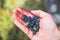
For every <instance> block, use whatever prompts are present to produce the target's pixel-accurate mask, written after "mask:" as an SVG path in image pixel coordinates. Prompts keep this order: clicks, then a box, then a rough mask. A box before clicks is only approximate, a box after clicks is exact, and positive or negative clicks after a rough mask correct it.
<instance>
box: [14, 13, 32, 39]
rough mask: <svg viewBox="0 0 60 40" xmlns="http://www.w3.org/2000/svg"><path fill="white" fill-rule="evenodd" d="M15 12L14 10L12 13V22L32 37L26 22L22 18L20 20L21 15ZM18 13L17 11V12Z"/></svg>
mask: <svg viewBox="0 0 60 40" xmlns="http://www.w3.org/2000/svg"><path fill="white" fill-rule="evenodd" d="M16 13H17V12H15V13H14V14H13V17H14V23H15V24H16V25H17V27H19V28H20V29H21V30H22V31H23V32H24V33H26V34H27V35H28V37H29V38H31V37H32V32H31V30H29V29H27V27H26V23H24V22H23V21H22V20H21V17H20V16H19V15H18V16H17V15H16ZM17 14H18V13H17Z"/></svg>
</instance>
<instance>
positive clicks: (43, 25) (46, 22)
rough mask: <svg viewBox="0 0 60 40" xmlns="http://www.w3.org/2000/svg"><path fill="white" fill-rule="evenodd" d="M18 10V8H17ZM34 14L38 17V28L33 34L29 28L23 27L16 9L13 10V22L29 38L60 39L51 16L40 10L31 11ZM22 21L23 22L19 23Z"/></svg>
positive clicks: (33, 39)
mask: <svg viewBox="0 0 60 40" xmlns="http://www.w3.org/2000/svg"><path fill="white" fill-rule="evenodd" d="M17 10H18V11H19V9H17ZM31 12H32V13H33V14H34V15H37V16H39V17H40V29H39V31H38V32H37V33H36V34H35V35H33V34H32V32H31V30H29V29H28V28H26V27H25V25H23V24H25V23H24V22H23V21H22V20H21V19H20V18H19V17H18V16H17V13H18V12H17V11H16V10H14V14H13V17H14V23H15V24H16V25H17V27H19V28H20V29H21V30H22V31H23V32H24V33H25V34H26V35H27V36H28V37H29V38H30V39H31V40H60V32H59V31H58V29H57V26H56V24H55V22H54V20H53V18H52V16H51V15H50V14H48V13H46V12H43V11H41V10H34V11H31ZM20 22H22V23H23V24H21V23H20Z"/></svg>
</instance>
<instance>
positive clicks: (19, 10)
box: [17, 8, 33, 17]
mask: <svg viewBox="0 0 60 40" xmlns="http://www.w3.org/2000/svg"><path fill="white" fill-rule="evenodd" d="M17 11H18V12H19V13H21V14H23V15H26V16H31V17H32V16H33V14H32V13H31V12H30V11H28V10H26V9H23V8H18V9H17Z"/></svg>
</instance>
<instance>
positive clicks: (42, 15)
mask: <svg viewBox="0 0 60 40" xmlns="http://www.w3.org/2000/svg"><path fill="white" fill-rule="evenodd" d="M31 12H32V13H33V14H34V15H37V16H40V17H42V18H43V17H45V16H48V15H50V14H49V13H47V12H44V11H42V10H32V11H31Z"/></svg>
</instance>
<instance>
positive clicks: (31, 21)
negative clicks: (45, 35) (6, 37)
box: [22, 15, 40, 35]
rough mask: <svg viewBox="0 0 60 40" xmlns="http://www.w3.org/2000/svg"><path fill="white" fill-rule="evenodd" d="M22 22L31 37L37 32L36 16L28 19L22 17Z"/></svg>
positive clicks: (38, 19) (37, 21)
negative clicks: (30, 32)
mask: <svg viewBox="0 0 60 40" xmlns="http://www.w3.org/2000/svg"><path fill="white" fill-rule="evenodd" d="M22 20H23V21H24V22H25V23H26V24H27V25H26V27H27V28H28V29H30V30H31V31H32V33H33V35H34V34H36V33H37V32H38V31H39V28H40V26H39V22H40V17H38V16H33V17H30V16H26V15H23V18H22Z"/></svg>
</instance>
